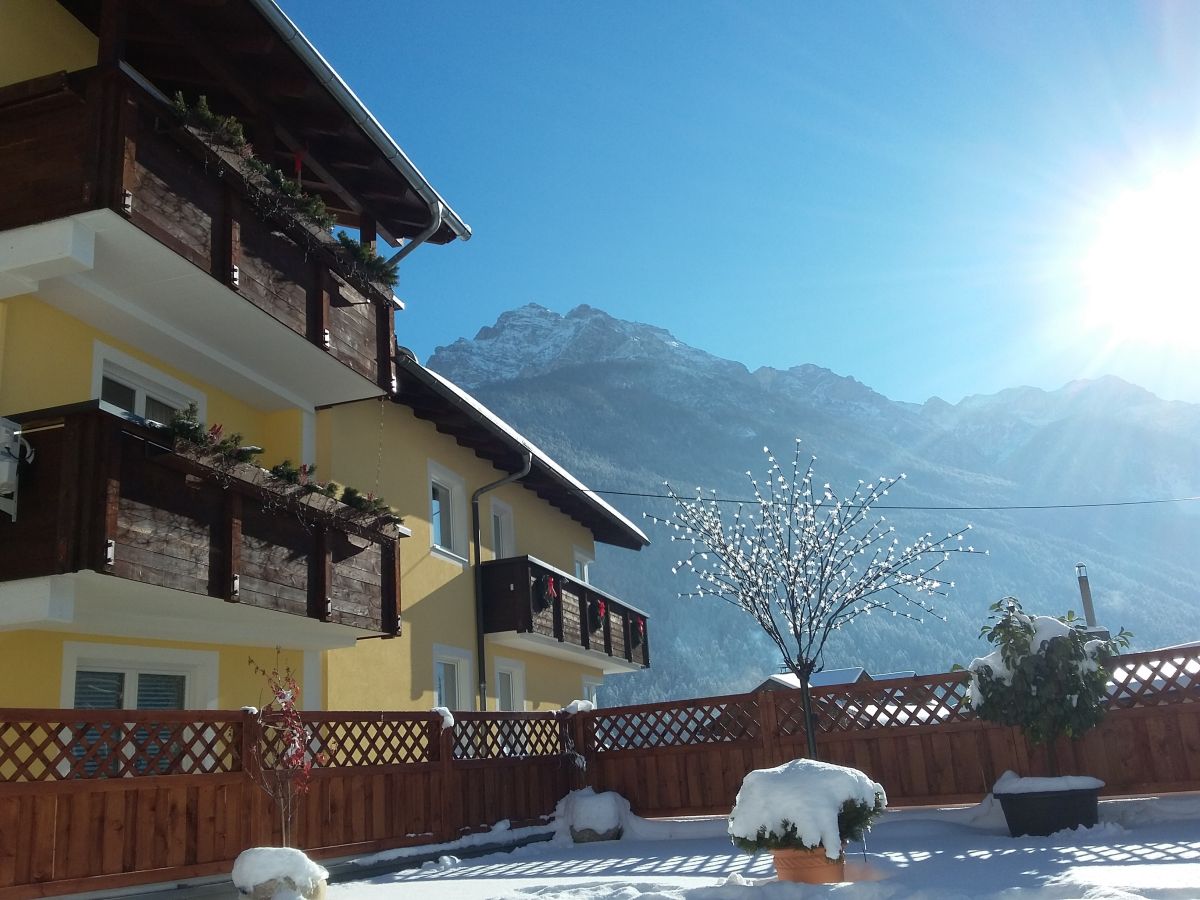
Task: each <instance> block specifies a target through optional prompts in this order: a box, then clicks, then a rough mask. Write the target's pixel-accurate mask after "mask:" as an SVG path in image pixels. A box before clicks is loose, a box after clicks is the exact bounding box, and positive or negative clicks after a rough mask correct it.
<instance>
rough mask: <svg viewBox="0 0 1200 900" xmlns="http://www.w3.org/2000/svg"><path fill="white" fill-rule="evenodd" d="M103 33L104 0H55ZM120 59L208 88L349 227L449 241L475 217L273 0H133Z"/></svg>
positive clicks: (186, 90)
mask: <svg viewBox="0 0 1200 900" xmlns="http://www.w3.org/2000/svg"><path fill="white" fill-rule="evenodd" d="M59 2H60V3H61V4H62V5H63V6H64V7H66V8H67V9H68V10H70V12H71V13H72V14H74V15H75V17H76V18H78V19H79V20H80V21H81V22H82V23H83V24H84V25H85V26H87V27H88V28H89V29H91V30H92V31H93V32H95V33H97V34H99V32H100V18H101V2H100V0H59ZM128 6H129V11H128V15H127V17H126V21H127V23H128V24H127V29H126V33H125V35H124V49H123V53H122V58H123V60H124V61H125V63H126V64H127V65H128V66H130V67H131V68H132V69H134V70H135V71H136V72H137V73H138V74H140V75H141V76H142V77H143V78H145V79H146V81H148V82H149V83H150V84H151V85H152V86H153V87H155V88H156V89H158V90H159V91H161V92H162V93H163V94H165V95H166V96H168V97H170V96H172V95H173V94H174V93H175V92H176V91H182V92H183V94H184V96H185V97H186V98H188V99H189V100H194V99H195V98H197V97H199V96H200V95H202V94H203V95H204V96H206V97H207V98H208V101H209V104H210V106H211V107H212V108H213V110H214V111H216V112H218V113H221V114H225V115H233V116H236V117H237V118H238V119H239V120H241V121H242V123H243V125H245V126H246V132H247V137H248V138H249V140H250V141H251V143H252V144H253V145H254V147H255V152H256V154H257V155H259V156H260V157H263V158H265V159H266V160H267V161H268V162H270V163H272V164H273V165H276V166H278V167H279V168H280V169H281V170H282V171H284V172H285V173H287V174H289V175H290V174H291V173H292V171H293V169H294V167H295V161H296V159H297V158H299V159H300V160H301V161H302V163H303V180H304V187H305V189H306V190H309V191H311V192H315V193H319V194H320V195H321V196H322V197H323V198H324V199H325V201H326V204H327V205H328V206H329V208H330V210H331V211H333V212H334V213H335V215H336V216H337V218H338V221H339V223H340V224H342V225H346V226H349V227H358V225H359V223H360V222H361V221H362V220H363V218H364V217H365V218H368V219H372V220H374V222H375V224H376V227H377V229H378V231H379V232H380V233H381V234H382V235H383V236H385V237H386V238H390V239H391V240H392V241H397V240H399V239H401V238H412V237H414V236H416V235H418V234H420V233H422V232H423V231H424V230H426V229H427V228H428V227H429V226H430V224H431V223H432V222H433V217H434V210H435V209H436V206H437V204H438V203H440V204H441V205H442V207H443V210H444V212H443V224H442V225H441V227H440V228H438V229H437V231H435V232H434V233H433V234H432V235H431V236H430V237H429V238H428V240H430V241H431V242H433V243H438V244H444V243H448V242H450V241H453V240H455V239H456V238H461V239H463V240H466V239H468V238H469V237H470V236H471V229H470V227H469V226H468V225H467V224H466V222H464V221H463V220H462V218H461V217H460V216H459V215H458V214H457V213H456V212H454V210H453V209H451V208H450V205H449V204H448V203H446V202H445V200H444V199H442V198H441V196H440V195H439V194H438V193H437V191H436V190H434V188H433V186H432V185H431V184H430V183H429V181H428V179H426V178H425V176H424V175H422V174H421V172H420V170H418V169H417V167H416V166H415V165H413V163H412V161H411V160H410V159H409V158H408V157H407V155H405V153H404V151H403V150H401V149H400V146H399V145H398V144H397V143H396V141H395V140H393V139H392V138H391V136H390V135H388V134H387V132H386V131H385V130H384V129H383V127H382V125H380V124H379V121H378V120H377V119H376V118H375V117H374V116H373V115H371V113H370V112H369V111H368V110H367V108H366V107H365V106H364V105H363V103H362V101H361V100H359V99H358V97H357V96H355V94H354V93H353V91H351V90H350V88H349V87H348V86H347V85H346V83H345V82H344V81H343V80H342V78H341V77H340V76H339V75H338V74H337V72H335V71H334V69H333V67H332V66H330V65H329V63H328V62H327V61H326V60H325V58H324V57H322V56H321V54H320V53H318V52H317V50H316V48H314V47H313V45H312V43H311V42H310V41H309V40H308V39H307V38H306V37H305V36H304V34H303V33H302V32H301V31H300V29H299V28H297V27H296V25H295V23H294V22H292V21H291V19H289V18H288V17H287V15H286V14H284V12H283V11H282V10H281V9H280V8H279V6H278V4H277V3H275V2H274V0H227V2H219V3H214V2H212V0H171V2H169V3H164V2H162V0H128Z"/></svg>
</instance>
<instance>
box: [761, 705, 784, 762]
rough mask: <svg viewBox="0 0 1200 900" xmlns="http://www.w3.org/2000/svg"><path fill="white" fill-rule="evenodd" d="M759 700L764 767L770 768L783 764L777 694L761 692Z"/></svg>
mask: <svg viewBox="0 0 1200 900" xmlns="http://www.w3.org/2000/svg"><path fill="white" fill-rule="evenodd" d="M757 700H758V727H759V729H760V737H761V739H762V752H763V766H764V767H765V768H770V767H771V766H775V765H778V764H779V763H780V762H782V760H780V758H779V757H780V755H781V754H780V752H779V717H778V713H777V710H776V709H775V692H774V691H759V692H758V695H757Z"/></svg>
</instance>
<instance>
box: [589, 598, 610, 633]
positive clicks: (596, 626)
mask: <svg viewBox="0 0 1200 900" xmlns="http://www.w3.org/2000/svg"><path fill="white" fill-rule="evenodd" d="M607 613H608V607H607V606H606V605H605V603H604V600H602V599H601V598H600V597H592V598H591V599H590V600H588V631H599V630H600V629H601V628H603V627H604V617H605V615H607Z"/></svg>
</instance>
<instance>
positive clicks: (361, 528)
mask: <svg viewBox="0 0 1200 900" xmlns="http://www.w3.org/2000/svg"><path fill="white" fill-rule="evenodd" d="M15 418H16V419H18V420H19V421H20V422H21V424H22V431H23V435H24V437H25V438H26V439H27V440H28V441H29V443H30V445H31V446H32V447H33V449H34V451H35V453H36V456H35V458H34V460H33V461H32V462H31V463H22V464H21V471H20V476H19V477H20V493H19V498H20V499H19V506H18V511H17V517H16V520H15V521H12V520H10V519H9V517H8V516H5V515H0V580H13V579H19V578H35V577H41V576H47V575H56V574H63V573H68V572H77V571H81V570H93V571H96V572H103V573H108V574H111V575H114V576H116V577H119V578H127V579H130V580H131V581H137V582H141V583H143V584H150V585H157V586H159V587H164V588H173V589H175V590H180V591H187V592H190V593H194V594H204V595H208V596H211V597H221V598H224V599H225V600H228V601H230V602H236V603H243V604H248V605H251V606H256V607H261V608H264V609H271V610H278V611H280V612H284V613H291V614H294V615H298V616H306V617H310V618H313V619H319V620H321V621H324V622H334V623H338V624H342V625H349V626H353V627H355V628H361V629H365V630H368V631H372V632H376V633H383V634H395V633H398V631H399V629H400V580H399V574H398V573H399V543H398V538H399V533H400V532H399V530H398V529H397V528H396V526H395V525H394V524H385V523H384V522H383V521H382V520H365V519H364V518H363V516H362V515H361V514H358V513H356V511H354V510H352V509H350V507H347V506H345V505H343V504H341V503H339V502H337V501H335V500H331V499H330V498H328V497H324V496H321V495H318V494H306V493H304V492H303V491H302V490H300V489H299V488H295V487H292V486H284V485H281V484H279V483H278V482H277V481H276V480H275V479H272V478H270V477H269V476H267V474H266V473H265V472H264V471H263V470H262V469H259V468H258V467H256V466H250V465H245V464H233V465H225V464H221V463H216V462H214V461H211V460H206V459H204V458H202V457H198V456H196V455H195V454H191V453H188V452H187V451H186V449H185V448H182V447H181V448H179V449H178V450H177V449H176V448H175V447H174V446H173V444H172V441H171V439H170V437H169V436H166V435H165V433H164V432H163V431H162V430H161V429H157V428H151V427H148V426H146V425H143V424H141V423H140V422H138V421H134V420H130V419H129V418H127V417H125V416H123V415H120V414H118V412H117V411H115V409H114V408H113V407H109V406H107V405H105V404H101V403H99V401H92V402H89V403H84V404H78V405H76V406H73V407H63V408H59V409H56V410H47V411H44V412H37V413H28V414H24V415H21V416H16V417H15Z"/></svg>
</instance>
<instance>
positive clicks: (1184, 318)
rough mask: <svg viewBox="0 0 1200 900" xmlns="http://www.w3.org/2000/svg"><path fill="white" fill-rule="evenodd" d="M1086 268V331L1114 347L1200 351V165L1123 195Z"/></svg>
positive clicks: (1103, 221)
mask: <svg viewBox="0 0 1200 900" xmlns="http://www.w3.org/2000/svg"><path fill="white" fill-rule="evenodd" d="M1083 263H1084V265H1083V270H1084V271H1083V277H1084V283H1085V289H1086V301H1085V305H1084V324H1085V325H1086V326H1088V327H1090V328H1094V329H1098V330H1101V331H1104V332H1106V333H1107V336H1108V338H1109V340H1110V341H1112V342H1114V343H1122V342H1137V343H1140V344H1148V345H1171V346H1176V347H1180V346H1197V347H1200V167H1197V168H1192V169H1190V170H1186V171H1179V172H1172V173H1164V174H1162V175H1160V176H1159V177H1158V178H1156V179H1155V180H1153V181H1152V182H1150V183H1149V184H1147V185H1145V186H1143V187H1141V188H1139V189H1136V190H1127V191H1125V192H1124V193H1122V194H1120V195H1118V196H1117V197H1116V198H1115V199H1114V200H1113V202H1112V203H1111V204H1109V205H1108V206H1107V207H1106V208H1105V209H1104V211H1103V212H1102V214H1101V216H1100V217H1099V219H1098V222H1097V227H1096V232H1095V236H1094V239H1093V241H1092V243H1091V246H1090V247H1089V249H1088V251H1087V253H1086V255H1085V258H1084V261H1083Z"/></svg>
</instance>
